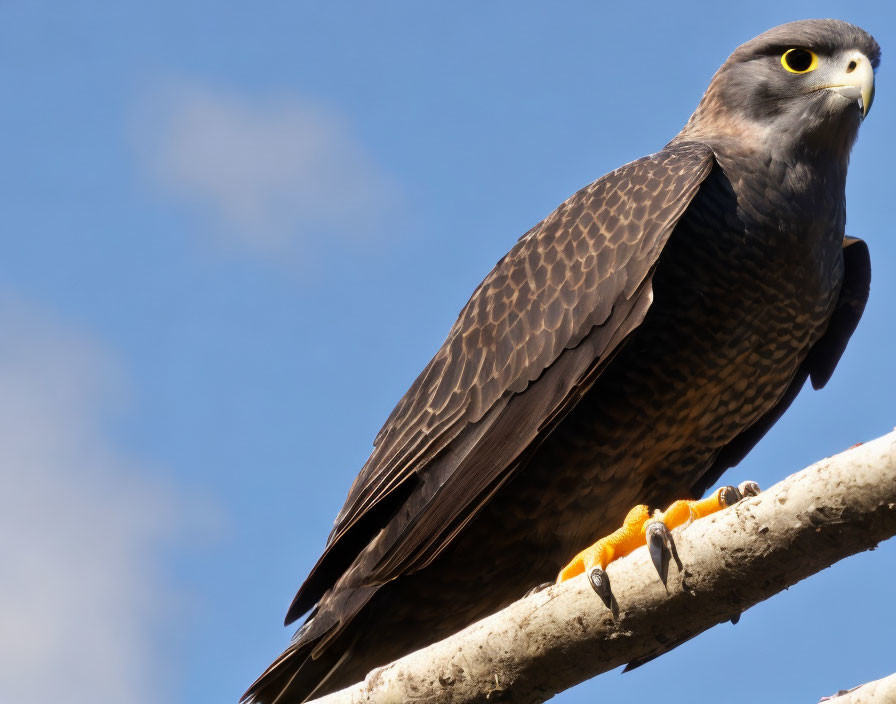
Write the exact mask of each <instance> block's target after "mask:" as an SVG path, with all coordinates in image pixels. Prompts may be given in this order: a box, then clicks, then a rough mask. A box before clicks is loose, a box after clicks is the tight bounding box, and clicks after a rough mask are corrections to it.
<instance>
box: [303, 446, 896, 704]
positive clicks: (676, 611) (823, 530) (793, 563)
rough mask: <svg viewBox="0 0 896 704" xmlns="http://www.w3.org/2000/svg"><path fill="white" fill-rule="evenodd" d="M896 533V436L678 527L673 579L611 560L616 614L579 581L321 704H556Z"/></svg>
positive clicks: (643, 564) (638, 562)
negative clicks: (570, 691) (566, 693)
mask: <svg viewBox="0 0 896 704" xmlns="http://www.w3.org/2000/svg"><path fill="white" fill-rule="evenodd" d="M894 534H896V432H893V433H890V434H888V435H885V436H884V437H882V438H878V439H877V440H874V441H872V442H869V443H866V444H864V445H860V446H858V447H854V448H851V449H850V450H847V451H846V452H843V453H842V454H839V455H837V456H835V457H832V458H829V459H825V460H822V461H821V462H818V463H816V464H814V465H813V466H811V467H809V468H807V469H804V470H802V471H801V472H798V473H797V474H794V475H792V476H790V477H788V478H787V479H785V480H784V481H782V482H780V483H778V484H776V485H775V486H773V487H771V488H770V489H768V490H766V491H764V492H763V493H762V494H760V495H759V496H757V497H754V498H749V499H746V500H744V501H741V502H740V503H738V504H736V505H735V506H733V507H732V508H729V509H727V510H725V511H721V512H719V513H717V514H715V515H713V516H710V517H708V518H705V519H701V520H699V521H696V522H694V523H692V524H691V525H690V526H687V527H684V528H681V529H678V530H676V531H674V532H673V535H674V537H675V542H676V545H677V553H678V557H679V559H680V560H681V564H682V565H683V568H682V569H679V568H678V566H677V565H676V564H675V562H674V561H672V563H671V564H670V566H669V572H668V580H667V585H666V586H665V587H664V586H663V583H662V582H661V581H660V580H659V579H658V577H657V573H656V570H655V569H654V567H653V565H652V564H651V562H650V559H649V556H648V554H647V551H646V550H645V549H643V548H642V549H639V550H636V551H635V552H633V553H632V554H631V555H629V556H628V557H625V558H623V559H621V560H618V561H616V562H614V563H612V564H611V565H610V566H609V568H608V569H607V572H608V574H609V577H610V584H611V587H612V590H613V595H614V597H615V602H614V608H613V611H612V613H611V611H610V610H608V609H607V608H606V607H605V606H604V605H603V603H602V602H601V600H600V599H599V598H598V597H597V595H596V594H595V593H594V592H593V591H592V589H591V587H590V585H589V583H588V580H587V579H586V578H584V577H577V578H574V579H572V580H569V581H568V582H566V583H564V584H560V585H555V586H552V587H549V588H548V589H546V590H544V591H542V592H538V593H536V594H533V595H531V596H529V597H527V598H525V599H521V600H520V601H517V602H515V603H513V604H511V605H510V606H508V607H507V608H505V609H503V610H502V611H500V612H498V613H496V614H494V615H492V616H490V617H488V618H486V619H483V620H482V621H479V622H478V623H474V624H473V625H471V626H469V627H468V628H466V629H464V630H463V631H461V632H460V633H457V634H455V635H453V636H451V637H450V638H447V639H445V640H443V641H440V642H438V643H434V644H433V645H430V646H428V647H427V648H424V649H422V650H420V651H418V652H416V653H412V654H410V655H408V656H406V657H404V658H401V659H400V660H397V661H395V662H393V663H391V664H389V665H386V666H385V667H381V668H378V669H376V670H374V671H373V672H371V673H370V674H369V675H368V676H367V678H366V679H365V680H364V681H363V682H361V683H359V684H357V685H354V686H352V687H349V688H347V689H345V690H342V691H341V692H336V693H334V694H331V695H329V696H326V697H323V698H322V699H320V700H318V704H348V703H352V704H359V703H360V702H376V703H378V704H385V703H387V702H388V703H392V702H395V703H396V704H397V703H399V702H417V701H425V702H430V703H432V704H449V703H451V704H460V703H472V702H489V703H490V704H491V703H493V702H501V701H513V702H515V703H519V704H531V703H535V702H543V701H545V700H546V699H549V698H550V697H551V696H553V695H554V694H555V693H557V692H560V691H562V690H564V689H567V688H568V687H571V686H573V685H574V684H577V683H578V682H581V681H583V680H585V679H588V678H589V677H593V676H594V675H597V674H600V673H601V672H606V671H607V670H610V669H613V668H615V667H618V666H620V665H623V664H625V663H629V662H631V661H633V660H636V659H639V658H643V657H645V656H649V655H652V654H656V653H658V652H663V650H665V649H668V647H669V646H671V645H672V644H675V643H677V642H680V641H682V640H684V639H687V638H689V637H692V636H694V635H696V634H698V633H701V632H702V631H704V630H706V629H708V628H711V627H712V626H714V625H716V624H718V623H721V622H724V621H727V620H729V619H731V618H732V617H735V616H737V615H739V614H740V613H741V612H742V611H743V610H745V609H748V608H749V607H751V606H753V605H754V604H756V603H758V602H760V601H763V600H765V599H768V598H769V597H770V596H773V595H774V594H776V593H777V592H779V591H782V590H783V589H785V588H787V587H789V586H791V585H792V584H795V583H796V582H798V581H800V580H802V579H805V578H806V577H808V576H809V575H811V574H814V573H816V572H818V571H820V570H822V569H824V568H825V567H828V566H830V565H831V564H833V563H834V562H836V561H838V560H840V559H842V558H844V557H846V556H848V555H852V554H854V553H856V552H860V551H862V550H868V549H871V548H873V547H874V546H875V545H877V543H878V542H880V541H881V540H884V539H886V538H889V537H890V536H892V535H894ZM480 587H481V588H486V589H487V588H488V585H487V584H483V585H480ZM370 637H371V638H375V637H376V634H370ZM861 689H864V687H863V688H861ZM811 690H812V688H811V683H807V691H811ZM857 691H861V690H857ZM844 696H852V695H844ZM834 701H835V702H837V704H841V698H837V699H835V700H834ZM851 701H853V700H848V699H843V701H842V704H846V703H847V702H851ZM855 701H864V700H855ZM869 701H870V700H869ZM873 701H878V699H875V700H873ZM880 701H884V700H880Z"/></svg>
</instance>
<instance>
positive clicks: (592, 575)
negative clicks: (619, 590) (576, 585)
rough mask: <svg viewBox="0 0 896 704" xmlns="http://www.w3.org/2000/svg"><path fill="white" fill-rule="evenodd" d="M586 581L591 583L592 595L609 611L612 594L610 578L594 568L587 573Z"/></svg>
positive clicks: (602, 571) (598, 568)
mask: <svg viewBox="0 0 896 704" xmlns="http://www.w3.org/2000/svg"><path fill="white" fill-rule="evenodd" d="M588 581H589V582H591V588H592V589H593V590H594V593H595V594H597V595H598V596H599V597H600V600H601V601H602V602H604V606H606V607H607V608H608V609H611V608H612V604H613V594H612V593H611V592H610V578H609V577H608V576H607V573H606V572H605V571H604V570H602V569H601V568H600V567H595V568H594V569H592V570H591V571H590V572H589V573H588Z"/></svg>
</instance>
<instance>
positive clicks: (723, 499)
mask: <svg viewBox="0 0 896 704" xmlns="http://www.w3.org/2000/svg"><path fill="white" fill-rule="evenodd" d="M758 493H759V485H758V484H757V483H756V482H752V481H746V482H742V483H741V485H740V486H723V487H721V488H720V489H716V490H715V491H714V492H712V494H710V495H709V496H707V497H706V498H705V499H697V500H693V501H676V502H675V503H673V504H672V505H671V506H669V508H667V509H666V510H665V511H654V514H653V516H652V517H651V518H650V520H648V521H646V522H645V525H644V538H645V542H646V543H647V549H648V551H649V552H650V559H651V561H652V562H653V566H654V567H656V571H657V573H658V574H659V576H660V579H661V580H662V581H663V584H665V583H666V574H667V570H668V567H669V556H670V555H671V556H672V557H674V558H675V561H676V562H678V563H679V567H680V566H681V563H680V562H679V561H678V554H677V553H676V551H675V541H674V540H673V539H672V530H673V529H674V528H677V527H678V526H681V525H689V524H691V523H692V522H694V521H696V520H697V519H698V518H703V517H705V516H709V515H711V514H713V513H716V512H717V511H721V510H722V509H723V508H727V507H728V506H732V505H734V504H736V503H737V502H738V501H740V500H741V499H743V498H745V497H747V496H756V495H757V494H758Z"/></svg>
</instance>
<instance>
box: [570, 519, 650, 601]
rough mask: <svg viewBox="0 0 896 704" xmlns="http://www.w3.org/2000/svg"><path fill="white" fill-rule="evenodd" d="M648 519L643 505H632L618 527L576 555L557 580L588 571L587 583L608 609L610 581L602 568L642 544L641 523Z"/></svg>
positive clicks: (642, 527)
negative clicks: (589, 583)
mask: <svg viewBox="0 0 896 704" xmlns="http://www.w3.org/2000/svg"><path fill="white" fill-rule="evenodd" d="M649 518H650V509H648V508H647V506H644V505H639V506H635V507H634V508H633V509H632V510H631V511H629V512H628V515H627V516H626V517H625V520H624V521H623V523H622V527H621V528H619V529H617V530H615V531H613V532H612V533H610V534H609V535H608V536H606V537H604V538H601V539H600V540H598V541H597V542H596V543H595V544H594V545H592V546H591V547H588V548H585V549H584V550H582V552H580V553H579V554H578V555H576V556H575V557H574V558H573V559H572V560H571V561H570V563H569V564H568V565H566V567H564V568H563V569H562V570H560V574H559V575H557V583H558V584H559V583H560V582H565V581H566V580H567V579H571V578H572V577H575V576H577V575H580V574H582V573H583V572H584V573H587V574H588V580H589V581H590V582H591V586H592V588H593V589H594V591H595V592H596V593H597V595H598V596H599V597H600V598H601V600H602V601H603V602H604V604H606V606H607V608H608V609H609V608H611V606H610V605H611V603H612V595H611V593H610V580H609V579H608V577H607V573H606V571H605V569H606V567H607V565H609V564H610V563H611V562H612V561H613V560H615V559H617V558H620V557H622V556H623V555H628V554H629V553H630V552H631V551H632V550H634V549H635V548H638V547H640V546H641V545H643V544H644V524H645V523H646V522H647V520H648V519H649Z"/></svg>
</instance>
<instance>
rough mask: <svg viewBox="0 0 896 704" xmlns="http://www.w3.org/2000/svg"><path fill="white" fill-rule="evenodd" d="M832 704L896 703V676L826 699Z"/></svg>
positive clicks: (824, 699)
mask: <svg viewBox="0 0 896 704" xmlns="http://www.w3.org/2000/svg"><path fill="white" fill-rule="evenodd" d="M821 701H822V702H831V704H892V702H896V674H893V675H890V676H889V677H884V678H883V679H879V680H874V682H868V683H866V684H860V685H859V686H858V687H853V688H852V689H850V690H849V691H847V692H844V693H843V694H835V695H833V696H830V697H824V698H822V700H821Z"/></svg>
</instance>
